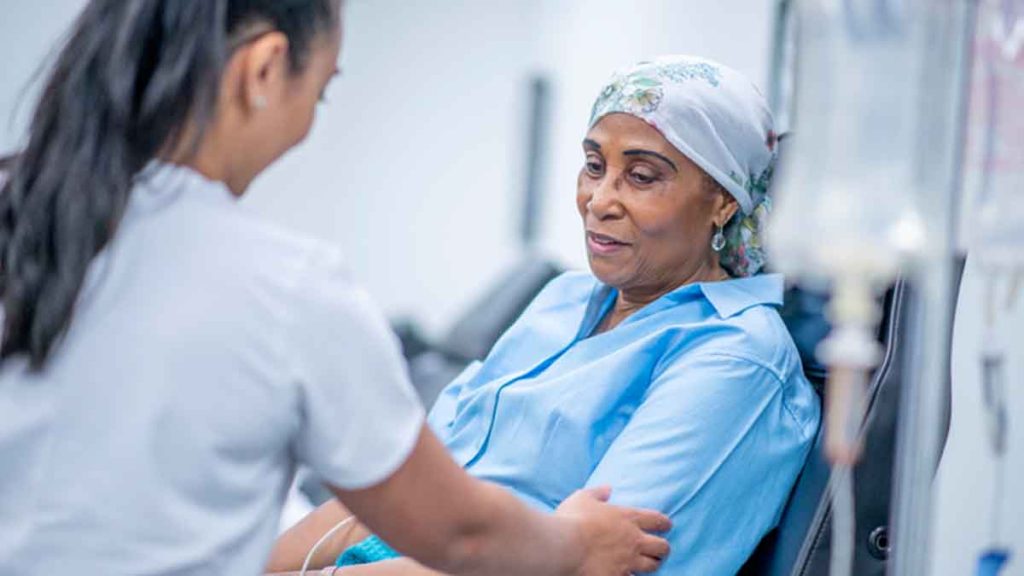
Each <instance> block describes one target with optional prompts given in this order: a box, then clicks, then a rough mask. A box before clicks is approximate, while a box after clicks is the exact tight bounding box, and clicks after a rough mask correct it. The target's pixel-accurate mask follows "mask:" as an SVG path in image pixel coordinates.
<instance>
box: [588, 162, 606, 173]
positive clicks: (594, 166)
mask: <svg viewBox="0 0 1024 576" xmlns="http://www.w3.org/2000/svg"><path fill="white" fill-rule="evenodd" d="M586 168H587V173H588V174H590V175H591V176H600V175H601V171H602V170H603V169H604V166H602V165H601V163H600V162H597V161H596V160H587V164H586Z"/></svg>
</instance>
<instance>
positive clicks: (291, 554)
mask: <svg viewBox="0 0 1024 576" xmlns="http://www.w3.org/2000/svg"><path fill="white" fill-rule="evenodd" d="M351 515H352V513H351V512H349V511H348V509H346V508H345V506H343V505H342V504H341V502H338V500H337V499H334V498H332V499H331V500H329V501H327V502H325V503H324V504H322V505H321V506H320V507H318V508H317V509H316V510H314V511H313V512H311V513H310V514H309V515H308V516H306V517H305V518H303V519H302V521H301V522H299V523H298V524H296V525H295V526H292V527H291V528H289V529H288V530H287V531H285V533H284V534H282V535H281V536H280V537H279V538H278V539H277V543H275V544H274V550H273V551H272V552H271V554H270V561H269V562H268V563H267V571H268V572H288V571H294V570H299V569H301V568H302V563H303V561H305V559H306V555H307V554H309V551H310V550H311V549H312V548H313V545H315V544H316V543H317V541H319V540H320V538H321V537H322V536H323V535H324V534H327V532H329V531H330V530H331V529H332V528H334V527H335V526H337V524H338V523H339V522H341V521H343V520H345V519H346V518H348V517H350V516H351ZM369 535H370V531H369V530H367V529H366V527H365V526H363V525H362V524H361V523H359V522H358V521H356V522H353V523H352V524H351V525H350V526H346V527H345V528H342V529H341V530H339V531H338V532H337V533H336V534H334V535H333V536H332V537H331V538H329V539H328V540H327V541H325V542H324V543H323V544H321V545H320V547H319V548H318V549H317V551H316V554H315V555H314V556H313V558H312V559H311V561H310V563H309V566H310V568H323V567H324V566H330V565H332V564H334V560H335V559H336V558H337V557H338V555H339V554H341V553H342V552H344V551H345V549H346V548H348V547H349V546H351V545H353V544H355V543H357V542H359V541H360V540H363V539H364V538H366V537H367V536H369Z"/></svg>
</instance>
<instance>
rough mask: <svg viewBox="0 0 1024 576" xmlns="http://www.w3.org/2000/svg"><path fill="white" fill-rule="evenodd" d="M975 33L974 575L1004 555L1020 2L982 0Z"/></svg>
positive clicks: (1021, 177)
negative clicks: (977, 452)
mask: <svg viewBox="0 0 1024 576" xmlns="http://www.w3.org/2000/svg"><path fill="white" fill-rule="evenodd" d="M975 34H976V39H975V44H974V59H973V76H972V78H971V80H972V82H971V97H970V103H971V106H970V109H969V113H968V126H967V130H968V135H967V136H968V137H967V141H968V143H969V146H968V148H967V150H966V154H965V157H964V193H965V197H966V200H967V201H966V203H965V205H966V207H967V210H965V211H964V213H965V217H964V219H963V222H962V234H961V242H962V244H963V248H964V249H965V250H967V251H968V252H969V253H970V254H971V257H972V258H975V259H977V260H978V262H979V263H980V267H981V269H982V272H983V274H984V276H985V284H986V290H985V291H984V298H985V301H984V302H983V303H982V306H983V309H984V310H985V314H984V328H983V330H982V334H981V336H982V341H981V343H980V344H981V346H980V351H981V352H980V358H979V362H980V364H981V366H980V367H981V374H982V387H983V389H982V392H983V398H984V408H985V415H986V418H987V425H988V442H989V447H990V449H991V453H992V457H993V459H994V461H995V474H994V478H993V479H992V484H993V494H992V502H993V505H992V523H991V527H990V530H991V535H990V543H989V546H988V548H987V549H985V550H983V551H982V552H981V554H980V556H979V558H978V564H977V574H978V575H979V576H995V575H996V574H999V572H1000V571H1001V570H1002V568H1003V567H1004V566H1005V564H1006V563H1007V562H1008V561H1009V560H1010V552H1009V550H1008V548H1006V547H1005V542H1004V541H1003V538H1004V535H1003V534H1002V529H1001V524H1002V513H1003V507H1002V505H1001V504H1002V500H1003V484H1004V482H1005V478H1004V475H1005V465H1004V464H1005V462H1004V460H1005V456H1006V448H1007V446H1006V436H1007V427H1008V419H1009V411H1008V410H1007V406H1006V398H1007V389H1006V386H1007V382H1006V374H1005V370H1006V360H1007V356H1008V354H1007V352H1008V350H1007V343H1006V342H1004V341H1002V340H1000V338H999V337H998V335H997V331H996V327H997V324H998V318H999V316H1000V314H1001V313H1003V312H1004V311H1007V310H1009V309H1010V308H1012V307H1013V306H1014V304H1015V301H1016V299H1017V298H1018V293H1019V291H1020V287H1021V279H1022V278H1024V256H1022V254H1024V136H1022V135H1024V117H1022V116H1021V114H1020V110H1021V107H1022V106H1024V58H1022V56H1024V2H1022V1H1019V0H1008V1H1001V2H997V1H994V0H984V1H982V2H980V3H979V5H978V14H977V19H976V29H975Z"/></svg>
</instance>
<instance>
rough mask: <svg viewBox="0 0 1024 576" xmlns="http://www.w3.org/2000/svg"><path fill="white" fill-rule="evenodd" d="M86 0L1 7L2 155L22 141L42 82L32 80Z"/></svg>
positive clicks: (10, 1)
mask: <svg viewBox="0 0 1024 576" xmlns="http://www.w3.org/2000/svg"><path fill="white" fill-rule="evenodd" d="M83 6H85V0H31V1H28V2H26V1H21V0H5V1H4V2H3V5H2V6H0V54H3V64H0V154H4V153H9V152H11V151H13V150H14V149H16V148H17V147H18V146H19V144H21V143H22V141H23V139H22V135H23V133H24V130H25V126H26V125H27V121H28V118H29V116H30V115H31V113H32V106H33V104H34V103H35V99H36V96H37V94H38V91H39V82H31V81H32V79H33V78H34V77H35V73H36V72H37V71H38V70H39V69H40V67H41V65H42V64H43V62H44V60H45V59H46V58H47V57H48V56H49V55H51V53H52V52H53V51H54V47H55V46H56V43H57V41H58V40H60V38H61V37H62V35H63V34H64V32H66V31H67V29H68V27H70V26H71V22H72V20H73V19H74V18H75V16H76V15H77V14H78V12H79V10H81V8H82V7H83Z"/></svg>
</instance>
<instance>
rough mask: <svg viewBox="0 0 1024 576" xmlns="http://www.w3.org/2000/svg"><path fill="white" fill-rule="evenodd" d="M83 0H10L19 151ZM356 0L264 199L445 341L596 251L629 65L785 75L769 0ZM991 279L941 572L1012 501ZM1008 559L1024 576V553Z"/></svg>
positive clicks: (2, 113) (1014, 335)
mask: <svg viewBox="0 0 1024 576" xmlns="http://www.w3.org/2000/svg"><path fill="white" fill-rule="evenodd" d="M84 4H85V2H84V1H83V0H32V1H31V2H28V1H15V0H6V1H5V2H4V3H3V8H2V17H0V53H2V54H3V55H4V58H3V64H2V65H0V154H3V153H8V152H12V151H14V150H15V149H17V147H18V145H19V143H20V142H21V141H22V135H23V129H24V126H25V124H26V119H27V117H28V115H29V114H30V112H31V107H32V104H33V102H34V99H35V96H36V94H37V90H38V86H37V85H36V84H34V83H33V78H34V75H35V74H36V73H37V72H38V71H39V70H40V67H41V66H44V65H45V63H46V62H47V58H48V56H50V55H51V54H52V52H53V50H54V49H55V47H56V46H57V45H58V42H59V40H60V38H61V34H62V32H63V31H64V30H65V29H66V28H67V27H68V26H69V25H70V23H71V21H72V20H73V18H74V16H75V15H76V14H77V12H78V11H79V10H80V9H81V7H82V6H83V5H84ZM347 4H348V7H347V12H346V30H345V39H344V48H343V57H342V62H341V64H342V69H343V76H342V77H341V78H340V79H339V80H338V81H337V82H336V83H335V85H334V86H333V87H332V88H331V89H330V91H329V92H328V102H327V103H326V104H324V105H323V106H322V107H321V109H320V111H319V118H318V121H317V125H316V128H315V130H314V132H313V133H312V134H311V136H310V138H309V141H308V142H307V143H306V144H305V145H304V146H302V147H300V148H298V149H297V150H296V151H294V152H292V153H291V154H290V155H289V156H288V157H287V158H285V159H284V161H282V162H280V163H279V164H278V165H276V166H275V167H274V168H272V169H271V170H270V171H269V172H268V173H267V174H266V175H264V176H263V177H262V178H261V179H260V180H259V181H257V182H256V183H255V185H254V187H253V189H252V191H251V193H250V194H249V196H248V197H247V198H246V200H245V202H247V203H248V204H249V205H250V206H251V207H252V208H253V209H254V210H257V211H259V212H260V213H262V214H263V215H265V216H266V217H267V218H269V219H272V220H275V221H277V222H280V223H282V224H284V225H286V226H289V227H292V228H295V229H299V230H302V231H304V232H306V233H308V234H310V235H313V236H316V237H319V238H322V239H325V240H327V241H329V242H331V243H334V244H336V245H338V246H339V247H341V248H342V250H343V251H344V252H345V254H346V255H347V258H348V260H349V262H350V263H351V267H352V269H353V270H354V273H355V275H356V276H357V277H358V278H359V280H360V281H361V282H362V283H363V284H364V285H365V286H367V287H368V289H369V290H370V292H371V293H372V294H373V296H374V297H375V298H376V299H377V301H378V302H379V303H380V304H381V305H382V306H383V308H384V309H385V310H386V312H387V313H388V314H389V316H391V317H392V318H408V319H411V320H413V321H414V322H415V323H416V324H417V325H419V326H421V327H422V329H423V331H424V332H425V333H426V334H427V335H428V336H437V335H440V334H442V333H444V331H445V330H447V329H448V328H449V327H450V325H451V323H452V322H453V321H454V319H455V318H456V317H457V316H458V315H459V314H460V313H462V312H464V311H465V309H466V308H467V306H468V305H469V304H470V303H471V302H473V301H474V299H475V298H478V297H480V296H481V295H482V294H484V292H485V291H486V290H487V289H488V288H489V287H491V286H492V285H493V284H494V283H495V282H496V281H499V279H500V278H501V275H502V273H503V272H505V271H507V270H508V269H509V268H510V267H511V266H513V265H514V264H515V263H516V262H518V261H520V260H521V259H522V258H524V256H526V255H527V254H540V255H543V256H546V257H549V258H551V259H553V260H555V261H557V262H559V263H560V264H562V265H565V266H570V267H582V266H584V265H585V260H584V247H583V242H582V240H583V238H582V234H581V229H580V226H579V222H578V218H579V217H578V215H577V214H576V208H575V203H574V194H575V180H576V174H577V171H578V169H579V167H580V165H581V163H582V154H581V152H580V141H581V139H582V137H583V135H584V133H585V130H586V121H587V119H588V116H589V112H590V106H591V103H592V101H593V99H594V97H595V96H596V95H597V92H598V90H599V89H600V87H601V85H602V82H603V81H604V80H605V79H606V78H607V77H608V76H609V74H610V73H611V72H612V71H613V70H614V69H616V68H620V67H623V66H627V65H629V64H631V63H633V62H635V61H637V60H639V59H642V58H645V57H652V56H655V55H658V54H663V53H694V54H699V55H702V56H707V57H710V58H713V59H716V60H719V61H721V62H723V63H726V64H728V65H730V66H732V67H734V68H736V69H738V70H740V71H741V72H743V73H745V74H747V75H748V76H749V77H751V78H752V79H753V80H754V81H755V82H757V83H758V84H759V85H761V86H762V87H765V86H766V83H767V80H768V78H767V75H768V70H769V55H770V50H769V47H770V44H771V35H772V31H773V30H772V29H773V21H772V14H773V6H774V3H773V2H771V1H770V0H717V1H715V2H707V1H702V0H630V1H623V0H517V1H514V2H508V1H501V0H475V1H473V2H454V1H451V0H419V1H416V2H409V1H407V0H347ZM538 86H539V87H540V88H538ZM538 95H539V97H538ZM528 197H529V198H532V200H529V201H528V200H527V198H528ZM531 202H532V203H531ZM524 227H525V228H526V232H527V233H526V234H524ZM973 274H974V272H973V271H972V267H971V265H970V263H968V270H967V274H966V276H965V279H964V285H963V290H962V293H961V306H960V309H959V310H958V314H957V326H956V330H955V333H954V357H953V401H952V418H953V420H952V426H951V429H950V436H949V440H948V443H947V446H946V450H945V455H944V458H943V462H942V465H941V467H940V472H939V483H938V487H937V492H936V494H937V509H936V510H937V512H936V514H935V516H934V519H935V526H934V534H935V541H934V544H933V551H934V554H933V556H934V560H933V567H934V574H941V575H946V574H949V575H953V574H967V573H969V572H970V571H971V569H972V566H973V563H974V559H975V556H976V554H977V553H978V550H979V549H980V547H981V546H982V545H983V542H985V538H986V536H987V532H988V525H989V517H990V514H991V511H992V507H993V504H992V503H991V498H990V496H989V488H988V487H989V486H990V484H989V482H988V478H991V475H992V473H993V472H992V463H991V461H990V459H989V458H988V454H987V451H986V450H985V449H983V448H984V446H985V444H984V443H983V433H984V428H983V427H984V422H983V420H982V401H981V392H980V387H979V385H978V375H977V374H976V372H977V368H976V365H975V363H974V362H973V358H975V354H976V343H977V342H978V340H979V338H978V336H977V335H978V330H979V326H980V314H979V312H978V310H976V307H977V306H976V305H975V303H977V302H978V301H979V300H980V298H979V297H978V293H979V290H980V287H979V285H978V282H977V281H975V279H974V276H973ZM1022 310H1024V308H1022V307H1017V311H1016V313H1015V314H1016V317H1015V318H1011V319H1005V321H1004V322H1003V323H1002V324H1001V328H1000V329H1001V330H1003V331H1004V334H1003V336H1004V337H1005V338H1007V339H1008V340H1007V341H1009V342H1012V343H1013V347H1012V349H1013V350H1014V353H1012V354H1011V358H1010V365H1009V366H1008V369H1009V374H1008V381H1009V382H1010V383H1011V384H1012V385H1014V386H1011V390H1010V394H1011V397H1010V412H1011V414H1015V415H1024V388H1022V387H1021V383H1022V382H1024V347H1022V345H1021V343H1022V342H1024V328H1022V327H1024V314H1022ZM961 358H962V360H961ZM1010 426H1011V430H1010V448H1009V451H1010V452H1009V468H1010V469H1009V470H1008V471H1007V472H1008V476H1007V478H1008V480H1007V482H1008V486H1010V487H1011V488H1010V489H1009V490H1008V493H1007V495H1006V501H1005V503H1004V506H1005V509H1006V511H1008V512H1009V513H1005V514H1004V515H1003V518H1004V519H1005V520H1004V522H1006V523H1008V525H1007V526H1005V527H1004V532H1005V533H1006V534H1014V535H1016V536H1015V538H1016V541H1015V542H1013V545H1014V549H1015V550H1016V551H1017V553H1018V555H1019V554H1020V553H1021V552H1022V551H1024V493H1022V491H1021V490H1020V489H1019V488H1014V487H1015V486H1020V485H1022V484H1021V482H1020V480H1021V479H1024V427H1022V426H1021V425H1020V419H1019V418H1016V419H1014V418H1011V424H1010ZM1014 479H1016V480H1017V481H1016V482H1014ZM1012 511H1017V513H1013V512H1012ZM1007 573H1008V574H1018V575H1024V562H1022V561H1021V560H1020V559H1017V561H1016V562H1015V563H1014V564H1013V565H1011V566H1010V567H1009V570H1008V572H1007Z"/></svg>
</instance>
